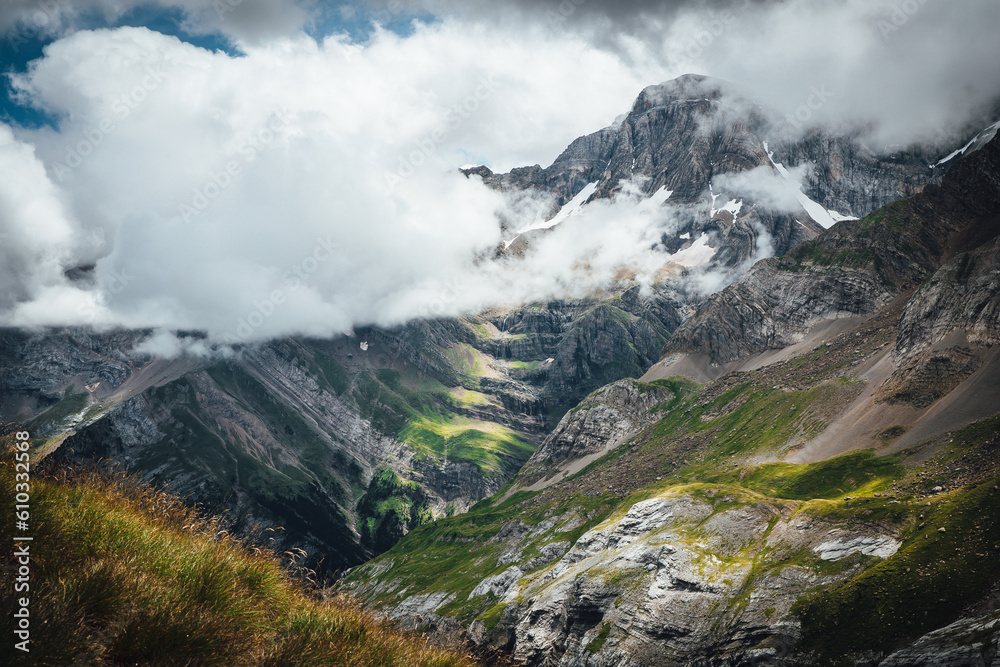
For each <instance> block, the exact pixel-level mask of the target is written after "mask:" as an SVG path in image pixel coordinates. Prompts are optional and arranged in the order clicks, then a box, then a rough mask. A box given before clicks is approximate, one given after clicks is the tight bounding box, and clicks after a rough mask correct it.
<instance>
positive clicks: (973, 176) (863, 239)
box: [668, 140, 1000, 363]
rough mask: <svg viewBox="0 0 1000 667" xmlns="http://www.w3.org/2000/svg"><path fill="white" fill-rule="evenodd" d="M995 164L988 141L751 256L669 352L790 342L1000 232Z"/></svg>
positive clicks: (720, 353)
mask: <svg viewBox="0 0 1000 667" xmlns="http://www.w3.org/2000/svg"><path fill="white" fill-rule="evenodd" d="M998 167H1000V143H998V142H997V141H996V140H994V141H992V142H991V143H990V144H988V145H987V146H986V147H984V148H983V149H982V150H980V151H978V152H976V153H973V154H972V155H971V156H969V157H968V158H967V159H965V160H962V161H961V162H959V163H958V164H956V165H955V166H954V167H953V169H952V170H951V171H950V172H949V173H948V175H947V176H946V177H945V179H944V182H943V183H942V185H941V186H929V187H928V188H927V190H926V191H925V192H923V193H921V194H918V195H916V196H914V197H912V198H910V199H907V200H900V201H898V202H894V203H893V204H890V205H889V206H886V207H884V208H882V209H879V210H878V211H876V212H875V213H873V214H872V215H871V216H868V217H866V218H864V219H862V220H857V221H845V222H841V223H839V224H838V225H836V227H834V228H833V229H831V230H829V231H828V232H826V233H825V234H823V235H822V237H821V238H818V239H816V240H814V241H810V242H808V243H805V244H803V245H801V246H799V247H797V248H795V249H794V250H792V251H791V252H789V253H788V254H787V255H785V256H784V257H782V258H780V259H770V260H767V261H764V262H761V263H759V264H757V265H756V266H754V267H753V269H751V270H750V271H749V272H748V273H747V275H746V276H744V277H743V278H742V279H740V280H739V281H738V282H737V283H735V284H734V285H732V286H730V287H729V288H727V289H725V290H723V291H722V292H720V293H718V294H716V295H713V296H712V297H711V298H710V299H709V300H708V301H707V302H706V303H705V304H703V305H702V306H700V307H699V310H698V313H697V314H696V315H695V316H694V317H692V318H690V319H688V320H687V321H686V322H685V323H684V324H683V326H681V327H680V329H679V330H678V331H677V332H676V334H675V335H674V336H673V338H672V339H671V342H670V345H669V346H668V352H672V353H694V354H704V355H707V356H709V357H710V358H711V359H712V361H713V362H716V363H720V362H721V363H724V362H728V361H733V360H736V359H741V358H744V357H746V356H748V355H750V354H754V353H759V352H764V351H766V350H769V349H777V348H782V347H785V346H787V345H789V344H792V343H794V342H797V340H798V339H800V338H801V336H803V334H804V333H805V332H806V330H807V329H808V328H809V327H810V326H811V325H812V324H814V323H815V322H817V321H818V320H821V319H824V318H834V317H840V316H845V315H864V314H868V313H871V312H873V311H874V310H875V309H876V308H878V307H880V306H882V305H885V304H886V303H888V302H889V301H890V300H891V299H893V298H895V297H896V296H897V295H899V294H900V293H902V292H903V291H905V290H909V289H912V288H913V287H915V286H916V285H918V284H919V283H920V282H922V281H923V280H924V279H925V278H927V277H928V276H929V275H931V273H933V272H934V271H935V270H936V269H937V268H938V267H939V266H940V265H941V263H942V262H943V261H945V260H947V259H949V258H950V257H952V256H953V255H954V254H955V253H956V252H959V251H961V250H962V249H963V248H969V247H975V246H976V245H978V244H982V243H983V242H986V241H988V240H990V239H991V238H993V237H994V236H996V234H997V233H998V232H1000V227H998V222H997V215H998V214H997V210H998V208H997V207H998V205H1000V186H998V182H997V173H998ZM962 296H965V294H964V293H963V294H962ZM977 303H979V302H978V301H977Z"/></svg>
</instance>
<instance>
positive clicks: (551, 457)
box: [520, 380, 674, 478]
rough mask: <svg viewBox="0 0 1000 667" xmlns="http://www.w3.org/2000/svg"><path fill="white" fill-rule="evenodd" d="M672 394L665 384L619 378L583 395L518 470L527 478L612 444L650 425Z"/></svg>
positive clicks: (599, 450)
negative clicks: (550, 466) (554, 465)
mask: <svg viewBox="0 0 1000 667" xmlns="http://www.w3.org/2000/svg"><path fill="white" fill-rule="evenodd" d="M673 397H674V394H673V392H671V391H670V390H669V389H667V388H665V387H654V386H651V385H645V384H642V383H639V382H637V381H635V380H620V381H619V382H615V383H613V384H609V385H607V386H605V387H602V388H601V389H598V390H597V391H596V392H594V393H593V394H591V395H590V396H588V397H587V398H585V399H584V400H583V401H582V402H581V403H580V404H579V405H578V406H577V407H575V408H573V410H571V411H570V412H568V413H566V415H565V416H564V417H563V418H562V420H561V421H560V422H559V424H558V425H557V426H556V428H555V430H553V431H552V433H550V434H549V436H548V437H547V438H545V440H544V441H543V442H542V444H541V445H540V446H539V447H538V449H536V450H535V453H534V454H533V455H532V456H531V458H530V459H529V460H528V462H527V463H526V464H525V467H524V468H523V469H522V471H521V473H520V477H521V478H531V477H532V475H533V472H534V471H535V469H538V468H541V467H542V466H545V465H549V464H558V463H560V462H562V461H565V460H567V459H578V458H582V457H584V456H587V455H589V454H595V453H598V452H602V451H605V450H607V449H608V448H610V447H614V446H615V445H616V444H618V443H620V442H622V441H623V440H624V439H626V437H627V436H630V435H634V434H635V433H637V432H638V431H639V430H641V429H642V428H645V427H646V426H649V425H650V424H653V423H654V422H655V421H656V420H657V419H658V416H657V414H656V413H655V412H654V411H653V410H654V408H656V407H657V406H658V405H660V404H662V403H664V402H666V401H669V400H670V399H672V398H673Z"/></svg>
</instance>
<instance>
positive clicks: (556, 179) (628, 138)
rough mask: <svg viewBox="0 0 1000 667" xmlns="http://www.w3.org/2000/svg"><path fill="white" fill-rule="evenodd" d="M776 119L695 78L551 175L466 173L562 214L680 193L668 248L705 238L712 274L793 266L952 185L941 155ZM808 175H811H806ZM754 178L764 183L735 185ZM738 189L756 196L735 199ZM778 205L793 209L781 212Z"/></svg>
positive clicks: (647, 94) (729, 87)
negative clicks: (768, 260) (543, 201)
mask: <svg viewBox="0 0 1000 667" xmlns="http://www.w3.org/2000/svg"><path fill="white" fill-rule="evenodd" d="M775 116H776V114H774V113H773V112H769V111H768V110H766V109H764V108H763V107H761V106H760V105H759V104H757V103H755V102H754V101H753V100H752V99H751V98H750V96H749V95H748V94H747V93H745V92H743V91H741V90H739V89H738V88H737V87H736V86H735V85H733V84H731V83H728V82H725V81H722V80H719V79H713V78H711V77H705V76H700V75H693V74H689V75H685V76H682V77H680V78H678V79H675V80H673V81H669V82H667V83H664V84H661V85H656V86H650V87H648V88H646V89H645V90H643V91H642V93H641V94H640V95H639V97H638V98H637V99H636V101H635V103H634V104H633V106H632V109H631V110H630V111H629V112H628V113H627V114H626V115H624V116H623V117H621V118H620V119H619V120H618V121H617V122H616V123H615V124H614V125H613V126H611V127H607V128H604V129H602V130H600V131H598V132H595V133H593V134H590V135H587V136H585V137H581V138H579V139H577V140H576V141H574V142H573V143H572V144H570V145H569V147H568V148H566V150H565V151H564V152H563V153H562V154H561V155H560V156H559V157H558V158H556V161H555V162H554V163H553V164H552V165H551V166H549V167H548V168H546V169H542V168H541V167H540V166H539V165H534V166H532V167H524V168H519V169H514V170H513V171H511V172H509V173H506V174H494V173H493V172H492V171H490V170H489V169H488V168H486V167H476V168H473V169H467V170H465V173H466V174H467V175H470V176H477V177H480V178H482V179H483V181H484V182H485V183H486V184H488V185H490V186H492V187H494V188H497V189H500V190H504V191H512V190H513V191H526V192H532V193H537V194H542V195H546V196H548V197H550V198H551V199H552V200H553V201H554V202H555V205H556V210H559V209H561V208H565V207H567V206H569V205H570V204H571V202H573V200H574V198H576V197H579V196H580V195H581V193H583V195H584V197H585V199H584V203H586V202H592V201H596V200H600V199H609V198H612V197H614V196H615V195H616V194H618V193H620V192H621V191H622V188H623V184H625V183H628V182H633V183H636V184H637V185H638V187H639V188H640V189H641V191H642V192H643V193H644V194H645V195H646V196H647V197H652V196H654V195H656V194H657V193H665V194H668V198H667V199H666V205H667V207H668V208H670V209H672V210H673V212H674V214H675V215H676V217H677V218H678V220H679V224H678V225H677V228H676V231H675V233H674V234H673V235H672V236H671V237H670V238H668V239H665V241H666V244H667V246H668V247H669V248H670V249H671V250H672V251H674V252H676V251H678V250H680V249H682V248H684V247H691V246H692V245H694V244H696V243H697V242H698V240H699V239H700V238H701V237H702V236H705V237H706V240H707V241H708V244H709V245H710V246H711V248H713V249H714V255H713V257H712V263H713V264H715V265H718V266H722V267H727V268H730V269H732V268H736V267H739V266H741V265H743V264H745V263H746V262H748V261H752V260H754V259H755V258H757V255H758V254H759V252H760V251H761V249H762V247H771V248H773V250H772V252H773V253H776V254H779V255H783V254H785V253H786V252H787V251H788V250H790V249H791V248H793V247H795V246H796V245H798V244H799V243H801V242H803V241H806V240H809V239H812V238H814V237H815V236H816V235H817V234H818V233H819V232H820V231H821V230H822V229H823V228H824V227H829V226H831V225H832V224H834V222H836V221H838V220H842V219H845V218H850V217H857V216H861V215H865V214H867V213H870V212H871V211H874V210H875V209H877V208H880V207H882V206H884V205H886V204H888V203H890V202H892V201H894V200H896V199H899V198H900V197H907V196H910V195H913V194H916V193H917V192H919V191H920V190H921V189H922V188H923V187H924V186H925V185H927V184H929V183H935V182H938V181H939V180H940V177H941V175H942V171H943V170H942V169H936V168H935V167H934V166H931V165H933V164H934V163H935V162H936V153H934V152H933V151H929V150H923V149H919V148H913V149H910V150H906V151H902V150H901V151H897V152H895V153H889V154H879V153H876V152H875V151H873V150H872V149H870V148H868V147H867V146H866V145H865V143H864V141H863V140H862V138H861V136H860V135H857V134H855V135H848V136H833V135H830V134H828V133H826V132H824V131H822V130H813V131H811V132H807V133H805V134H804V136H801V135H802V134H803V133H802V130H801V128H795V127H792V126H790V125H789V124H788V123H787V122H777V121H775V120H773V119H774V118H775ZM803 165H808V166H809V167H810V168H809V169H806V170H802V171H801V173H798V170H796V167H800V166H803ZM790 170H792V171H796V172H797V173H798V176H797V175H795V174H793V173H792V171H790ZM750 173H753V174H756V178H755V179H753V182H752V183H742V184H741V183H740V182H739V181H738V180H736V181H735V182H734V179H733V176H734V175H740V174H743V175H746V174H750ZM720 181H721V182H720ZM727 183H728V184H729V187H739V186H740V185H742V189H743V190H745V192H740V191H734V192H727V191H726V187H727ZM776 196H780V198H781V199H782V200H790V201H782V204H781V206H780V207H778V208H777V209H776V207H775V202H774V199H775V197H776ZM765 237H766V240H765ZM515 247H516V246H515Z"/></svg>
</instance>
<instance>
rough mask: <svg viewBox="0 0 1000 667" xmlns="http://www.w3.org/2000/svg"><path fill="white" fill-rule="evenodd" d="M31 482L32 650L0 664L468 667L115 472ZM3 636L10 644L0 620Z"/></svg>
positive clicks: (7, 483) (462, 658) (6, 522)
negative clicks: (316, 587)
mask: <svg viewBox="0 0 1000 667" xmlns="http://www.w3.org/2000/svg"><path fill="white" fill-rule="evenodd" d="M13 459H14V457H13V453H12V452H11V450H10V448H9V443H8V442H5V443H4V447H3V460H2V463H0V487H2V489H3V494H2V498H3V499H4V500H5V501H6V502H7V503H8V509H7V510H6V511H4V512H3V513H2V520H0V523H2V526H3V533H4V535H5V536H8V537H7V539H9V536H10V535H11V533H12V531H13V528H14V526H13V525H12V521H13V517H12V516H11V515H12V514H13V511H12V509H13V508H12V507H11V505H13V495H14V493H13V491H14V488H13V486H14V477H13V472H14V471H13ZM31 487H32V488H31V531H30V534H31V535H32V536H33V537H34V541H33V542H32V543H31V582H30V584H31V591H30V599H31V604H30V610H31V640H32V643H31V653H30V655H22V656H14V660H15V663H14V664H31V665H69V664H98V665H126V664H142V665H351V666H352V667H353V666H355V665H357V666H359V667H411V666H417V665H421V666H427V667H464V666H470V667H471V666H472V665H474V664H475V663H474V661H473V660H472V658H471V657H470V656H468V655H467V654H464V653H462V652H459V651H456V650H449V649H445V648H441V647H438V646H434V645H432V644H431V643H430V642H429V640H427V639H426V638H424V637H423V636H421V635H417V634H404V633H401V632H400V631H399V630H398V629H396V628H395V627H394V626H392V625H391V624H389V623H388V622H386V621H383V620H379V619H376V618H374V617H373V616H371V615H370V614H368V613H366V612H365V611H363V610H362V609H360V608H359V607H358V606H357V605H356V604H355V603H354V602H353V601H352V600H350V599H348V598H346V597H344V596H341V595H326V594H324V593H325V592H324V591H319V590H317V589H315V588H313V587H312V586H311V584H310V583H309V581H308V577H305V578H303V577H302V576H301V573H300V576H293V575H292V574H291V573H290V571H289V570H288V569H287V568H286V567H285V566H284V565H283V564H282V562H281V560H280V559H279V557H278V556H277V555H276V554H274V553H272V552H270V551H268V550H266V549H261V548H259V547H252V546H250V545H248V544H247V543H244V542H242V541H240V540H237V539H235V538H233V537H231V536H230V535H228V534H227V533H226V532H225V531H223V530H221V529H220V525H219V523H218V522H217V521H215V520H213V519H211V518H205V517H202V516H200V515H199V514H198V513H197V512H196V511H195V510H194V509H192V508H191V507H189V506H188V505H186V504H185V503H184V502H182V501H181V500H180V499H178V498H176V497H174V496H172V495H171V494H169V493H166V492H164V491H161V490H158V489H155V488H153V487H151V486H149V485H145V484H141V483H138V482H137V481H136V480H134V479H130V478H128V477H126V476H124V475H110V476H109V475H105V474H101V473H98V472H94V471H75V472H72V473H65V472H64V473H59V474H57V475H53V474H49V475H44V474H43V473H42V472H41V471H33V473H32V485H31ZM292 555H293V556H294V554H292ZM12 568H13V563H12V561H11V560H10V559H9V558H7V559H5V560H4V562H3V570H4V571H3V580H4V581H5V582H7V583H6V584H5V585H4V587H3V591H4V593H3V598H4V600H5V606H4V608H5V609H13V601H12V600H11V595H12V594H13V591H12V586H11V585H9V583H10V582H11V581H13V571H12ZM18 595H19V596H20V595H23V594H18ZM10 622H11V618H10V614H9V613H5V614H4V624H5V625H8V624H9V623H10ZM5 634H6V636H7V637H11V636H13V635H12V632H11V628H10V627H9V625H8V627H7V632H6V633H5ZM5 653H7V654H8V655H10V652H9V651H5ZM18 660H20V663H18V662H16V661H18Z"/></svg>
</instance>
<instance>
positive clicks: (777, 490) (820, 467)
mask: <svg viewBox="0 0 1000 667" xmlns="http://www.w3.org/2000/svg"><path fill="white" fill-rule="evenodd" d="M900 459H901V457H900V456H887V457H878V456H875V455H874V454H873V453H872V452H870V451H864V452H855V453H852V454H844V455H843V456H837V457H834V458H832V459H827V460H825V461H819V462H817V463H809V464H801V465H794V464H790V463H767V464H764V465H760V466H756V467H754V468H753V469H751V470H750V471H749V472H748V471H747V470H742V471H740V472H739V473H727V474H724V475H719V476H716V477H714V478H712V479H710V480H709V481H718V482H725V483H730V484H738V485H740V486H743V487H745V488H748V489H751V490H753V491H756V492H758V493H761V494H763V495H766V496H770V497H772V498H787V499H792V500H812V499H815V498H825V499H832V498H840V497H842V496H844V495H847V494H851V493H853V494H863V495H870V494H872V493H875V492H877V491H882V490H884V489H886V488H888V487H889V486H890V485H891V484H892V482H894V481H895V480H897V479H898V478H899V477H901V476H902V474H903V466H902V464H901V463H900Z"/></svg>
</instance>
